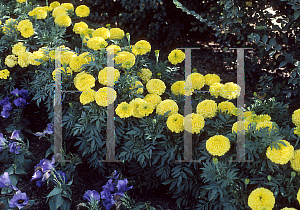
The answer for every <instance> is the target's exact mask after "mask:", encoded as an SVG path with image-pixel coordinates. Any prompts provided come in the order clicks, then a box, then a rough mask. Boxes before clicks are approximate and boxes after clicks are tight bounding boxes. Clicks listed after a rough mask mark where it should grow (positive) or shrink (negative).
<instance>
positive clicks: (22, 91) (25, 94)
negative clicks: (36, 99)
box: [20, 89, 28, 99]
mask: <svg viewBox="0 0 300 210" xmlns="http://www.w3.org/2000/svg"><path fill="white" fill-rule="evenodd" d="M20 96H21V97H22V98H25V99H27V98H28V90H26V89H21V90H20Z"/></svg>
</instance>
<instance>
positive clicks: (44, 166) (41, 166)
mask: <svg viewBox="0 0 300 210" xmlns="http://www.w3.org/2000/svg"><path fill="white" fill-rule="evenodd" d="M54 163H55V160H54V158H53V157H52V161H50V160H48V159H43V160H41V161H40V162H39V163H38V164H37V165H36V166H35V167H34V169H35V171H37V170H42V172H43V173H46V172H47V171H50V170H52V169H53V168H54Z"/></svg>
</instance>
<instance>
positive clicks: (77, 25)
mask: <svg viewBox="0 0 300 210" xmlns="http://www.w3.org/2000/svg"><path fill="white" fill-rule="evenodd" d="M87 28H89V26H88V25H87V24H86V23H85V22H82V21H81V22H79V23H75V24H74V27H73V31H74V33H75V34H81V33H82V31H83V30H84V29H87Z"/></svg>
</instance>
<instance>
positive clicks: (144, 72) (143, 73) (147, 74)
mask: <svg viewBox="0 0 300 210" xmlns="http://www.w3.org/2000/svg"><path fill="white" fill-rule="evenodd" d="M137 76H139V77H140V78H141V79H142V80H143V83H144V84H146V83H147V82H148V81H149V80H150V79H151V77H152V72H151V71H150V69H146V68H143V69H141V70H140V71H139V72H137Z"/></svg>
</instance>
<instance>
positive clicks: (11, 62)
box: [5, 55, 18, 68]
mask: <svg viewBox="0 0 300 210" xmlns="http://www.w3.org/2000/svg"><path fill="white" fill-rule="evenodd" d="M17 64H18V58H17V57H16V56H15V55H8V56H6V58H5V65H7V66H8V67H9V68H12V67H14V66H15V65H17Z"/></svg>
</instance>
